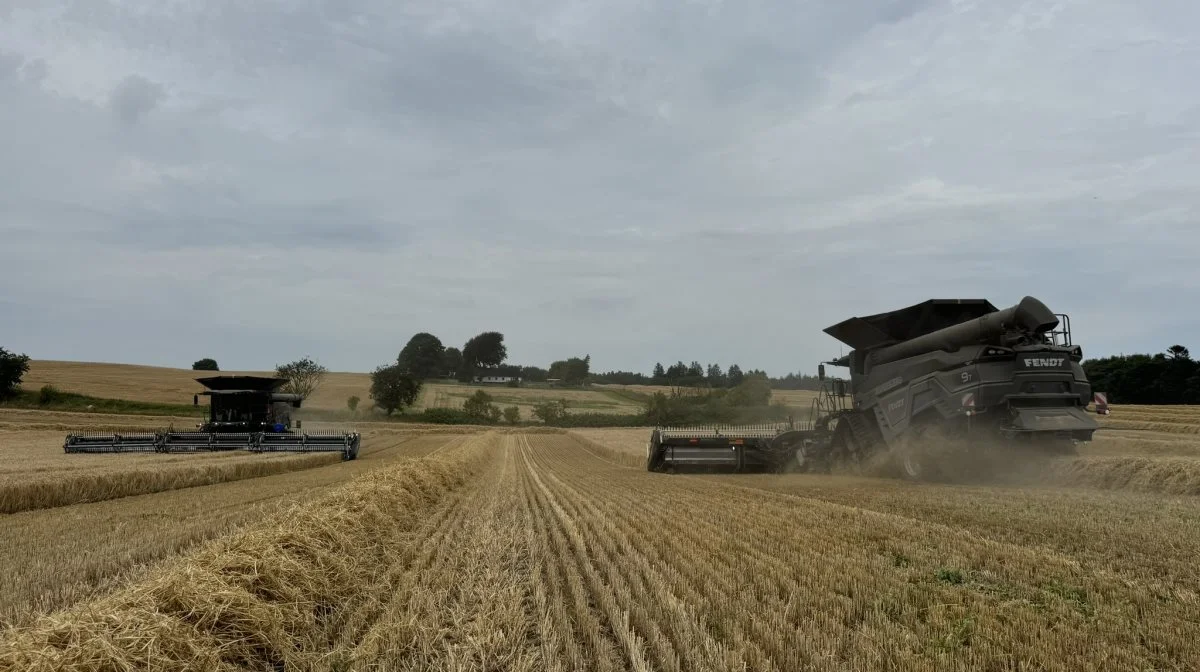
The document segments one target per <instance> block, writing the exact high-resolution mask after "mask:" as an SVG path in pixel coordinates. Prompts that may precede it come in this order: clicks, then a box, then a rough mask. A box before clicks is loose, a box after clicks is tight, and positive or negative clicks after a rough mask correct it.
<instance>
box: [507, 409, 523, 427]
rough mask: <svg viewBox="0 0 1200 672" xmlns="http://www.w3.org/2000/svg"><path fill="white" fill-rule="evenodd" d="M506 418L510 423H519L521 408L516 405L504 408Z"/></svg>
mask: <svg viewBox="0 0 1200 672" xmlns="http://www.w3.org/2000/svg"><path fill="white" fill-rule="evenodd" d="M504 419H505V420H507V421H508V424H510V425H515V424H517V423H518V422H520V421H521V409H519V408H517V407H516V406H509V407H508V408H506V409H504Z"/></svg>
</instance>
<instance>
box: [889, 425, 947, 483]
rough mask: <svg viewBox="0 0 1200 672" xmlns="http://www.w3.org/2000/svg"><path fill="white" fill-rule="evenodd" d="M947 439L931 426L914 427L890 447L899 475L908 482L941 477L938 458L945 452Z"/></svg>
mask: <svg viewBox="0 0 1200 672" xmlns="http://www.w3.org/2000/svg"><path fill="white" fill-rule="evenodd" d="M948 441H949V438H948V437H947V436H945V435H944V434H943V433H942V432H940V431H938V429H937V428H936V427H934V426H931V425H928V424H927V425H915V426H913V427H911V428H910V429H909V431H907V432H905V433H904V434H903V435H902V436H901V437H900V438H899V439H898V440H897V442H896V444H895V445H894V446H892V450H891V452H892V457H893V462H894V464H895V466H896V469H897V470H898V471H899V472H900V475H901V476H902V477H903V478H904V479H905V480H909V481H933V480H937V478H938V477H939V476H940V475H941V470H940V469H939V466H940V465H939V458H941V457H948V456H946V455H943V453H945V452H946V451H947V447H948V445H949V444H948Z"/></svg>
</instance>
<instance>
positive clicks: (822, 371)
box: [817, 364, 825, 380]
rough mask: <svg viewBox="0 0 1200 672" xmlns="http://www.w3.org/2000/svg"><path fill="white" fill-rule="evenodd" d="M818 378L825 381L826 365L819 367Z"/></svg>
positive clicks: (819, 365)
mask: <svg viewBox="0 0 1200 672" xmlns="http://www.w3.org/2000/svg"><path fill="white" fill-rule="evenodd" d="M817 378H818V379H820V380H825V365H824V364H818V365H817Z"/></svg>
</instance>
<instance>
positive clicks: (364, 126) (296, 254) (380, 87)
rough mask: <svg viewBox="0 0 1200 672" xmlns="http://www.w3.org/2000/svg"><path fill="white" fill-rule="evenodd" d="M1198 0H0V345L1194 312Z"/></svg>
mask: <svg viewBox="0 0 1200 672" xmlns="http://www.w3.org/2000/svg"><path fill="white" fill-rule="evenodd" d="M1198 31H1200V6H1198V5H1196V3H1194V2H1184V1H1177V2H1157V3H1153V4H1152V5H1146V6H1145V7H1139V6H1137V5H1136V4H1130V3H1123V2H1117V1H1116V0H1101V1H1096V0H1089V1H1084V0H1072V1H1067V2H1057V3H1027V2H1015V1H1006V0H1002V1H998V2H971V1H969V0H954V1H941V0H937V1H935V0H899V1H895V2H879V1H878V0H847V1H844V2H838V3H829V2H755V3H724V2H721V1H719V0H709V1H696V2H690V3H666V2H662V3H655V4H648V3H644V2H633V1H632V0H617V1H615V2H607V3H599V4H597V3H585V2H566V3H562V2H556V3H549V2H532V1H529V0H520V1H518V2H486V1H485V2H478V1H473V2H462V1H457V0H451V1H447V0H439V1H437V2H433V1H428V2H420V1H419V2H411V3H400V4H396V3H389V2H372V1H357V0H356V1H352V2H349V1H348V2H317V1H312V2H300V3H295V2H293V3H283V2H264V3H238V2H220V1H218V2H206V3H198V2H172V3H162V2H102V1H100V0H97V1H94V2H86V3H84V2H63V3H61V4H57V5H56V4H55V3H54V2H49V3H47V2H37V3H34V2H27V3H26V2H20V1H18V2H15V3H14V2H8V3H5V4H0V129H2V130H0V241H3V244H0V268H3V269H5V282H4V283H3V284H0V344H3V345H5V347H8V348H10V349H17V350H19V351H25V352H28V353H29V354H31V355H32V356H35V357H39V358H65V359H87V360H107V361H128V362H142V363H150V364H164V365H175V366H186V365H188V364H190V362H192V361H193V360H195V359H198V358H200V357H203V356H212V357H215V358H217V359H218V361H220V362H221V364H222V365H223V366H225V367H227V368H235V367H237V368H241V367H244V368H262V367H268V366H271V365H273V364H274V363H276V362H277V361H283V360H285V359H291V358H294V357H297V356H300V355H303V354H312V355H313V356H316V357H318V358H319V359H321V361H323V362H324V363H326V364H327V365H329V366H331V367H332V368H336V369H343V370H367V369H369V368H371V367H373V366H374V365H376V364H378V363H382V362H384V361H385V360H388V359H391V358H393V357H395V354H396V352H398V350H399V348H400V347H401V346H402V345H403V343H404V341H405V340H407V338H408V337H409V336H410V335H411V334H412V333H414V332H416V331H432V332H434V333H436V334H438V335H439V336H441V337H442V338H443V340H445V341H446V342H447V343H449V344H461V343H462V342H463V341H464V340H466V338H468V337H470V336H471V335H473V334H474V333H477V332H479V331H482V330H485V329H498V330H501V331H503V332H504V333H505V334H506V335H507V341H508V342H509V350H510V355H511V358H512V359H514V360H516V361H520V362H524V363H538V364H543V365H544V364H546V363H548V362H549V361H550V360H551V359H555V358H560V357H565V356H570V355H575V354H580V355H582V354H584V353H589V354H591V355H592V360H593V362H594V363H595V366H596V367H598V368H601V369H635V370H642V371H648V370H649V369H650V367H652V366H653V364H654V363H655V362H656V361H664V362H667V363H669V361H674V360H675V359H684V360H687V361H690V360H691V359H698V360H701V361H703V362H710V361H716V362H720V363H721V364H723V365H728V364H729V363H731V362H738V363H740V364H741V365H742V366H743V367H744V368H745V367H761V368H765V369H767V370H769V371H772V372H776V373H782V372H785V371H794V370H805V371H811V370H813V369H814V368H815V362H816V361H817V360H819V359H822V358H827V357H828V356H830V355H836V354H837V351H838V347H839V344H838V343H837V342H836V341H834V340H833V339H831V338H829V337H827V336H826V335H824V334H823V333H821V329H823V328H824V327H826V326H828V325H829V324H832V323H834V322H836V321H839V320H841V319H843V318H845V317H848V316H850V315H861V314H867V313H873V312H877V311H881V310H888V309H892V308H898V307H901V306H904V305H908V304H910V303H913V302H917V301H921V300H924V299H926V298H930V297H948V298H950V297H983V298H988V299H991V300H992V301H993V303H996V304H997V305H1009V304H1011V303H1014V302H1016V301H1017V300H1019V299H1020V298H1021V297H1022V296H1024V295H1026V294H1032V295H1034V296H1037V297H1039V298H1042V299H1043V300H1044V301H1046V302H1047V303H1048V304H1050V306H1051V307H1052V308H1054V309H1056V310H1059V311H1064V312H1068V313H1071V315H1072V322H1073V327H1074V329H1075V331H1076V338H1077V340H1079V341H1080V342H1081V343H1082V344H1083V345H1084V348H1085V352H1087V353H1089V354H1093V355H1104V354H1115V353H1118V352H1122V351H1126V352H1128V351H1147V350H1149V351H1157V350H1161V349H1162V348H1165V347H1166V346H1168V345H1170V344H1171V343H1174V342H1183V343H1184V344H1185V345H1190V346H1192V347H1193V349H1195V348H1198V347H1200V343H1197V342H1192V343H1188V342H1187V341H1188V339H1189V338H1193V339H1194V338H1195V337H1197V336H1198V335H1200V317H1198V316H1197V314H1196V311H1195V310H1191V309H1190V308H1189V307H1191V306H1196V305H1200V273H1197V271H1196V269H1195V260H1194V259H1195V253H1196V250H1200V228H1197V224H1196V213H1197V204H1198V201H1200V192H1197V190H1196V189H1195V184H1197V178H1200V168H1197V166H1200V162H1198V161H1197V159H1198V158H1200V156H1198V151H1197V148H1198V146H1200V145H1198V144H1197V140H1198V134H1200V93H1197V90H1196V87H1195V86H1194V79H1195V73H1196V72H1200V38H1197V37H1196V36H1197V35H1200V32H1198Z"/></svg>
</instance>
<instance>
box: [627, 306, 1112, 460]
mask: <svg viewBox="0 0 1200 672" xmlns="http://www.w3.org/2000/svg"><path fill="white" fill-rule="evenodd" d="M825 333H827V334H829V335H830V336H833V337H834V338H836V339H838V340H839V341H841V342H842V343H845V344H846V345H848V346H850V347H851V348H853V350H851V352H850V354H849V355H846V356H844V357H841V358H839V359H837V360H834V361H832V362H827V363H828V364H830V365H834V366H838V367H845V368H846V369H848V371H849V381H846V380H845V379H842V378H838V379H827V378H826V376H825V366H824V364H822V365H821V366H820V378H821V380H822V381H823V388H822V390H821V391H820V393H819V396H818V398H817V399H816V400H815V401H814V402H813V412H812V418H811V420H810V421H809V422H808V423H805V424H804V425H802V426H795V425H789V426H784V427H778V428H761V427H760V428H754V429H750V428H736V427H730V428H725V429H721V428H658V429H655V430H654V431H653V432H652V433H651V436H650V441H649V444H648V446H647V455H646V466H647V469H649V470H650V471H670V470H674V469H677V468H688V467H710V468H718V469H723V470H735V471H740V470H746V469H753V468H764V469H769V470H792V471H825V470H828V469H829V468H830V467H832V466H834V465H836V464H861V463H864V462H865V461H867V460H876V459H878V458H880V457H883V458H885V459H887V460H888V461H890V462H891V463H893V464H894V465H895V466H896V467H897V468H898V469H899V471H900V472H901V473H902V474H903V475H904V476H906V477H908V478H912V479H923V478H927V477H930V476H932V475H933V474H934V473H935V472H936V471H937V470H938V466H939V464H938V459H939V458H937V457H935V456H934V455H935V452H933V451H930V450H928V448H930V447H931V446H934V445H936V446H939V447H943V446H953V447H955V448H957V449H958V450H985V449H996V448H999V449H1001V450H1003V449H1006V448H1015V447H1017V446H1030V447H1034V448H1036V449H1038V450H1040V451H1043V452H1047V453H1063V452H1071V451H1072V450H1073V449H1074V446H1075V444H1076V443H1078V442H1081V441H1090V440H1091V438H1092V433H1093V432H1094V431H1095V430H1096V429H1097V428H1098V427H1099V425H1098V423H1097V422H1096V420H1095V419H1094V418H1092V417H1090V416H1089V415H1088V412H1087V408H1088V403H1089V402H1090V401H1091V399H1092V390H1091V384H1090V383H1089V382H1088V379H1087V376H1086V375H1085V374H1084V372H1083V368H1082V367H1081V366H1080V362H1081V361H1082V359H1083V352H1082V350H1081V348H1080V347H1079V346H1078V345H1076V344H1074V343H1072V342H1071V329H1070V320H1069V318H1068V317H1067V316H1066V315H1062V314H1056V313H1054V312H1052V311H1051V310H1050V309H1049V308H1047V307H1046V305H1045V304H1043V303H1042V302H1041V301H1039V300H1037V299H1035V298H1033V297H1030V296H1027V297H1025V298H1024V299H1022V300H1021V301H1020V302H1019V303H1018V304H1016V305H1014V306H1012V307H1010V308H1006V309H1004V310H999V309H997V308H996V307H995V306H993V305H992V304H991V303H990V302H989V301H986V300H983V299H931V300H929V301H925V302H922V303H918V304H915V305H912V306H909V307H907V308H902V309H900V310H894V311H891V312H886V313H879V314H876V315H869V316H866V317H852V318H850V319H848V320H845V321H843V322H839V323H838V324H835V325H833V326H831V327H829V328H827V329H825ZM847 382H848V383H849V385H848V386H847ZM1102 399H1103V397H1102V396H1100V395H1097V408H1096V410H1097V412H1099V413H1107V406H1106V405H1105V404H1103V402H1102Z"/></svg>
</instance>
